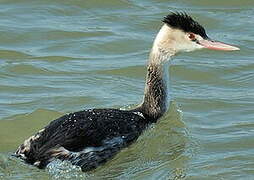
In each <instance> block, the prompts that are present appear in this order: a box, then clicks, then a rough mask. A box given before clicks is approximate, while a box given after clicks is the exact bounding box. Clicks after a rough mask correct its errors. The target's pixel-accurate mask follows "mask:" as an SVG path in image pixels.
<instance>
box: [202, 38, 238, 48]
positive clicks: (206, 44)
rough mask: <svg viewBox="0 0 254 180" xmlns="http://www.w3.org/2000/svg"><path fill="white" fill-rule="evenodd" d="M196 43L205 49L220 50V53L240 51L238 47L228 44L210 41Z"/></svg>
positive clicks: (204, 40)
mask: <svg viewBox="0 0 254 180" xmlns="http://www.w3.org/2000/svg"><path fill="white" fill-rule="evenodd" d="M198 43H199V44H200V45H201V46H204V47H205V48H207V49H213V50H220V51H235V50H240V49H239V48H238V47H235V46H231V45H229V44H224V43H222V42H216V41H212V40H210V39H203V40H200V41H198Z"/></svg>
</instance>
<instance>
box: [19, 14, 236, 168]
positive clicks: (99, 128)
mask: <svg viewBox="0 0 254 180" xmlns="http://www.w3.org/2000/svg"><path fill="white" fill-rule="evenodd" d="M163 22H164V23H165V24H164V25H163V26H162V28H161V29H160V31H159V33H158V35H157V36H156V38H155V40H154V43H153V47H152V49H151V52H150V55H149V61H148V65H147V76H146V83H145V92H144V98H143V102H142V103H141V104H140V105H139V106H137V107H136V108H134V109H131V110H119V109H88V110H84V111H79V112H75V113H70V114H67V115H64V116H62V117H60V118H58V119H56V120H54V121H52V122H51V123H50V124H49V125H47V126H46V127H45V128H44V129H42V130H40V131H39V132H38V133H36V134H35V135H34V136H31V137H30V138H28V139H27V140H25V142H24V143H23V144H21V145H20V146H19V148H18V149H17V151H16V152H15V155H16V156H18V157H20V158H22V159H23V160H25V161H26V162H27V163H29V164H33V165H35V166H37V167H39V168H44V167H46V166H47V164H48V163H49V162H51V161H53V160H54V159H55V158H57V159H61V160H68V161H70V162H71V163H72V164H74V165H78V166H80V167H81V169H82V170H83V171H89V170H92V169H94V168H96V167H97V166H99V165H101V164H103V163H105V162H107V161H108V160H109V159H111V158H112V157H113V156H114V155H115V154H116V153H117V152H119V151H120V150H121V149H122V148H125V147H127V146H129V145H130V144H132V143H133V142H134V141H135V140H136V139H137V138H138V137H139V136H140V135H141V134H142V132H143V131H144V130H145V129H146V128H147V127H149V125H151V124H152V123H155V122H157V121H158V119H159V118H161V117H162V116H163V115H164V114H165V112H166V111H167V110H168V102H169V96H168V81H169V77H168V76H169V73H168V65H169V60H170V59H171V57H172V56H174V55H175V54H176V53H178V52H182V51H185V52H189V51H193V50H196V49H201V48H208V49H216V50H238V48H237V47H234V46H230V45H227V44H223V43H219V42H214V41H211V40H210V39H209V38H208V36H207V35H206V33H205V30H204V28H203V27H202V26H201V25H199V24H198V23H197V22H196V21H194V20H193V19H192V18H191V17H190V16H188V15H186V14H183V13H171V14H169V15H168V16H166V17H165V18H164V19H163Z"/></svg>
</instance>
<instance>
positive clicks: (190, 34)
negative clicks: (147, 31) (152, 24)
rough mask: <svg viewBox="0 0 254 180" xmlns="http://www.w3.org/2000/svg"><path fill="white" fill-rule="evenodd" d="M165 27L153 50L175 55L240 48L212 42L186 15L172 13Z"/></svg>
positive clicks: (197, 24)
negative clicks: (198, 50) (200, 50)
mask: <svg viewBox="0 0 254 180" xmlns="http://www.w3.org/2000/svg"><path fill="white" fill-rule="evenodd" d="M163 22H164V25H163V26H162V28H161V30H160V32H159V33H158V35H157V37H156V39H155V41H154V46H153V50H154V51H160V52H163V53H166V54H168V55H174V54H176V53H178V52H189V51H194V50H197V49H203V48H206V49H212V50H221V51H234V50H239V48H238V47H235V46H232V45H229V44H225V43H222V42H219V41H214V40H211V39H210V38H209V37H208V36H207V34H206V32H205V29H204V28H203V27H202V26H201V25H200V24H199V23H198V22H197V21H195V20H193V19H192V17H190V16H189V15H187V14H186V13H171V14H169V15H167V16H166V17H164V19H163Z"/></svg>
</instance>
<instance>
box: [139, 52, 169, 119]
mask: <svg viewBox="0 0 254 180" xmlns="http://www.w3.org/2000/svg"><path fill="white" fill-rule="evenodd" d="M168 58H169V57H168V56H167V55H165V54H164V53H163V52H161V51H158V50H154V48H153V49H152V51H151V54H150V57H149V62H148V66H147V76H146V84H145V95H144V100H143V103H142V104H141V106H140V108H141V111H142V113H144V115H146V116H148V118H149V119H151V120H153V121H156V120H157V119H158V118H160V117H161V116H162V115H163V114H164V113H165V112H166V111H167V109H168V101H169V99H168V81H169V69H168V67H169V61H168V60H166V59H168Z"/></svg>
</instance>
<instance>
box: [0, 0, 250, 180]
mask: <svg viewBox="0 0 254 180" xmlns="http://www.w3.org/2000/svg"><path fill="white" fill-rule="evenodd" d="M170 11H186V12H188V13H189V14H191V15H192V16H193V17H194V18H195V19H197V20H198V21H199V22H200V23H201V24H203V25H204V26H205V28H206V29H207V33H208V35H209V36H210V37H212V38H214V39H217V40H220V41H225V42H227V43H230V44H235V45H237V46H239V47H240V48H241V51H237V52H217V51H208V50H202V51H197V52H193V53H183V54H180V55H178V56H177V57H176V58H175V59H174V60H173V61H172V63H171V66H170V76H171V89H170V91H171V92H170V93H171V97H172V99H171V108H170V111H169V112H168V113H167V114H166V116H165V117H164V118H162V119H161V120H160V122H159V123H158V124H156V125H154V126H153V127H151V128H150V129H149V130H147V131H146V132H145V133H144V134H143V135H142V136H141V137H140V138H139V139H138V141H137V142H136V143H135V144H133V145H132V146H131V147H129V148H127V149H125V150H123V151H122V152H121V153H119V154H118V155H117V156H116V157H115V158H114V159H113V160H112V161H110V162H109V163H107V164H106V165H104V166H101V167H99V168H98V169H96V170H95V171H92V172H90V173H82V172H80V170H79V169H78V168H76V167H73V166H71V165H69V164H68V163H66V162H54V163H51V164H50V165H49V167H48V168H47V169H46V170H38V169H36V168H34V167H33V166H29V165H26V164H24V163H22V162H21V161H20V160H19V159H15V158H13V157H11V153H13V152H14V151H15V149H16V148H17V146H18V145H19V144H20V143H21V142H23V140H24V139H25V138H27V137H28V136H30V135H32V134H34V133H35V132H36V131H38V130H39V129H41V128H42V127H43V126H45V125H46V124H47V123H48V122H49V121H51V120H53V119H55V118H57V117H59V116H61V115H63V114H65V113H68V112H73V111H79V110H82V109H85V108H100V107H114V108H128V107H132V106H134V105H136V104H139V102H140V101H141V100H142V96H143V88H144V77H145V74H146V68H145V64H146V61H147V57H148V53H149V49H150V48H151V45H152V41H153V39H154V37H155V35H156V33H157V32H158V30H159V28H160V26H161V24H162V23H161V19H162V17H163V16H165V15H167V14H168V13H169V12H170ZM0 31H1V33H0V179H10V180H16V179H19V180H27V179H138V180H140V179H151V180H157V179H161V180H164V179H165V180H166V179H174V180H176V179H188V180H199V179H200V180H204V179H208V180H210V179H211V180H213V179H214V180H218V179H221V180H222V179H225V180H228V179H230V180H231V179H233V180H234V179H237V180H239V179H240V180H241V179H254V121H253V116H254V110H253V109H254V96H253V95H254V81H253V79H254V73H253V69H254V53H253V50H254V48H253V47H254V41H253V40H254V1H253V0H244V1H239V0H231V1H228V0H220V1H219V0H214V1H208V0H203V1H196V0H182V1H169V0H167V1H166V0H157V1H155V0H152V1H145V0H139V1H134V0H106V1H102V0H100V1H95V0H86V1H85V0H83V1H81V0H72V1H69V0H61V1H60V0H55V1H49V0H44V1H38V0H8V1H7V0H0Z"/></svg>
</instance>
